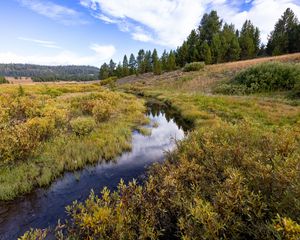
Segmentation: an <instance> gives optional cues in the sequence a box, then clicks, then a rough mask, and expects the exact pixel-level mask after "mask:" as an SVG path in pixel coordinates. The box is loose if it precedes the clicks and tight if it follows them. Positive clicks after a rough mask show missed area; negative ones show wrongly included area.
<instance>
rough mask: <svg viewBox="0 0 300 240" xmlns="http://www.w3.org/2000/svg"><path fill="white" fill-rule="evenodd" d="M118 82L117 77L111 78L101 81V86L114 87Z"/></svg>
mask: <svg viewBox="0 0 300 240" xmlns="http://www.w3.org/2000/svg"><path fill="white" fill-rule="evenodd" d="M117 80H118V78H117V77H109V78H106V79H103V80H101V81H100V85H101V86H105V85H110V86H113V85H114V84H115V83H116V81H117Z"/></svg>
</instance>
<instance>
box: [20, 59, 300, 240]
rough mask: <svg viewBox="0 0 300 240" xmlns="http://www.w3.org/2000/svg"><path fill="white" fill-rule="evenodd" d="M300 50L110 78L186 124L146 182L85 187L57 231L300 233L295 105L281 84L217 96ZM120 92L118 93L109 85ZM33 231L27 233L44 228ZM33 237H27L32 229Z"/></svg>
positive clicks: (95, 234) (223, 235) (134, 235)
mask: <svg viewBox="0 0 300 240" xmlns="http://www.w3.org/2000/svg"><path fill="white" fill-rule="evenodd" d="M275 60H276V61H281V62H286V63H290V64H292V65H294V64H295V63H299V61H300V54H293V55H285V56H281V57H275V58H262V59H254V60H248V61H241V62H233V63H227V64H219V65H211V66H206V67H205V68H204V69H203V70H200V71H197V72H186V73H183V72H182V71H181V70H177V71H174V72H170V73H165V74H162V75H160V76H153V75H152V74H145V75H141V76H130V77H126V78H123V79H120V80H118V81H117V83H116V85H114V86H113V87H114V89H118V90H119V92H127V93H134V94H137V95H139V96H143V97H145V98H148V97H150V98H155V99H158V100H160V101H162V102H164V103H166V104H167V105H171V106H173V107H174V108H175V109H177V110H178V112H180V113H181V115H182V117H183V118H184V119H185V120H186V121H188V122H190V123H191V124H193V126H194V128H193V130H192V131H191V132H190V133H189V134H188V137H187V138H186V139H185V140H183V141H182V142H178V146H177V150H176V151H174V152H172V153H168V154H167V155H166V161H165V163H163V164H157V165H155V166H153V167H152V168H151V170H150V171H149V173H148V180H146V181H145V183H144V184H143V186H141V185H138V184H137V183H136V182H135V181H133V182H131V183H129V184H128V185H125V184H124V183H123V182H120V185H119V187H118V191H117V192H114V193H112V192H110V191H109V190H108V189H103V191H102V192H101V193H100V196H99V195H98V194H99V193H94V192H91V195H90V197H89V198H88V199H87V200H86V201H85V202H83V203H78V202H75V203H74V204H73V205H71V206H68V207H67V208H66V209H67V212H68V214H69V217H70V219H69V221H68V222H66V223H62V224H58V225H57V228H56V234H57V236H60V237H61V238H62V237H65V238H71V239H186V240H190V239H293V240H296V239H299V236H300V225H299V224H300V161H299V159H300V107H299V106H300V104H299V99H289V98H288V94H287V93H286V92H277V91H276V92H274V91H273V92H262V93H259V94H251V95H218V94H215V90H214V89H215V88H216V87H217V86H218V85H219V84H222V83H224V82H225V83H230V81H231V80H232V79H233V78H234V77H235V76H236V75H237V74H238V73H239V72H240V71H241V70H244V69H247V68H250V67H251V66H253V65H256V64H260V63H262V62H268V61H275ZM116 94H120V93H116ZM47 232H48V230H32V231H31V232H30V233H27V234H26V235H25V236H24V239H33V238H34V237H37V236H40V237H41V238H42V237H44V236H45V235H47ZM29 237H33V238H29Z"/></svg>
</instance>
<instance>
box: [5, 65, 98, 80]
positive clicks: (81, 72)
mask: <svg viewBox="0 0 300 240" xmlns="http://www.w3.org/2000/svg"><path fill="white" fill-rule="evenodd" d="M98 72H99V69H98V68H96V67H91V66H40V65H32V64H0V75H3V76H8V77H32V79H33V81H35V82H50V81H51V82H52V81H91V80H97V79H98Z"/></svg>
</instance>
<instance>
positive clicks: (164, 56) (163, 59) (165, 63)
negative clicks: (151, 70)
mask: <svg viewBox="0 0 300 240" xmlns="http://www.w3.org/2000/svg"><path fill="white" fill-rule="evenodd" d="M168 58H169V55H168V53H167V51H166V50H164V52H163V54H162V56H161V66H162V70H163V71H168Z"/></svg>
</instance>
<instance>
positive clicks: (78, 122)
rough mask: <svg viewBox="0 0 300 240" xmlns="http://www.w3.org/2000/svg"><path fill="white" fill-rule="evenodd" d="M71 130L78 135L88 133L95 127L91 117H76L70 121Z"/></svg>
mask: <svg viewBox="0 0 300 240" xmlns="http://www.w3.org/2000/svg"><path fill="white" fill-rule="evenodd" d="M70 125H71V128H72V131H73V132H74V133H75V134H76V135H78V136H84V135H87V134H89V133H90V132H91V131H93V129H94V128H95V127H96V122H95V120H94V118H93V117H78V118H75V119H73V120H71V121H70Z"/></svg>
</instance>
